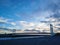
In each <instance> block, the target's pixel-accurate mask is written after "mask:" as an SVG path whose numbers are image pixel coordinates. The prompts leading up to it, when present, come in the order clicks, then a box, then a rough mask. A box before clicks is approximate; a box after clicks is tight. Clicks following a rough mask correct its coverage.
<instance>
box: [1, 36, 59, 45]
mask: <svg viewBox="0 0 60 45" xmlns="http://www.w3.org/2000/svg"><path fill="white" fill-rule="evenodd" d="M0 45H60V36H50V37H45V36H30V37H14V38H0Z"/></svg>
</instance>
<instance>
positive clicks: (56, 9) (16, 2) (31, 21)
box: [0, 0, 60, 30]
mask: <svg viewBox="0 0 60 45" xmlns="http://www.w3.org/2000/svg"><path fill="white" fill-rule="evenodd" d="M45 21H46V22H45ZM49 21H52V24H54V26H55V25H57V27H59V26H60V1H59V0H0V27H5V28H10V29H21V30H23V29H45V28H47V29H48V28H49V23H50V22H49Z"/></svg>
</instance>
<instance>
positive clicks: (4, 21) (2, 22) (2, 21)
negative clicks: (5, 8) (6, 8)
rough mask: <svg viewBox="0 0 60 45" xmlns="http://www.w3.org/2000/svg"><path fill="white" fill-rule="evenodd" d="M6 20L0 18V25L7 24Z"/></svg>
mask: <svg viewBox="0 0 60 45" xmlns="http://www.w3.org/2000/svg"><path fill="white" fill-rule="evenodd" d="M7 21H8V20H7V19H4V18H3V17H0V23H1V24H4V23H7Z"/></svg>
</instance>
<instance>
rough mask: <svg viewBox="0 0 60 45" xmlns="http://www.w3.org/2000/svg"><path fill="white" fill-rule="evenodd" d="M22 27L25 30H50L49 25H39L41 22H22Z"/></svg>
mask: <svg viewBox="0 0 60 45" xmlns="http://www.w3.org/2000/svg"><path fill="white" fill-rule="evenodd" d="M20 25H21V26H22V27H23V29H29V30H31V29H36V30H40V29H47V28H49V27H48V26H47V24H45V23H39V22H27V21H20Z"/></svg>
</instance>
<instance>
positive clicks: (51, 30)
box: [50, 24, 54, 36]
mask: <svg viewBox="0 0 60 45" xmlns="http://www.w3.org/2000/svg"><path fill="white" fill-rule="evenodd" d="M50 32H51V36H53V35H54V31H53V25H52V24H50Z"/></svg>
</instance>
